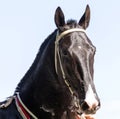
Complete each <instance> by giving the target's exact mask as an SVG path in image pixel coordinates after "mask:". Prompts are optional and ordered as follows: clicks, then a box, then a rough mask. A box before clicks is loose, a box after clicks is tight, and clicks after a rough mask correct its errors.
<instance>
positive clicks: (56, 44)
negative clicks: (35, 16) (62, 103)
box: [55, 28, 85, 94]
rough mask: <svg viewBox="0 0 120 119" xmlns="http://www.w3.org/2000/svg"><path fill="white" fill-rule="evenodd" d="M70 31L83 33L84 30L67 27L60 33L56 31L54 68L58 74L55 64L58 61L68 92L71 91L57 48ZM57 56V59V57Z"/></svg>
mask: <svg viewBox="0 0 120 119" xmlns="http://www.w3.org/2000/svg"><path fill="white" fill-rule="evenodd" d="M72 32H83V33H85V30H84V29H81V28H73V29H69V30H66V31H64V32H62V33H61V34H59V33H58V32H57V36H56V40H55V70H56V73H57V74H58V66H57V63H58V61H59V64H60V69H61V72H62V77H63V79H64V82H65V84H66V85H67V87H68V88H69V90H70V93H71V94H73V91H72V89H71V87H70V85H69V83H68V81H67V80H66V76H65V72H64V69H63V66H62V61H61V57H60V50H59V41H60V40H61V39H62V38H63V37H64V36H65V35H67V34H69V33H72ZM57 57H58V59H57Z"/></svg>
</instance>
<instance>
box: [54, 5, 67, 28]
mask: <svg viewBox="0 0 120 119" xmlns="http://www.w3.org/2000/svg"><path fill="white" fill-rule="evenodd" d="M54 19H55V24H56V26H57V27H58V28H60V27H62V26H64V25H65V18H64V14H63V12H62V10H61V8H60V7H58V8H57V9H56V12H55V17H54Z"/></svg>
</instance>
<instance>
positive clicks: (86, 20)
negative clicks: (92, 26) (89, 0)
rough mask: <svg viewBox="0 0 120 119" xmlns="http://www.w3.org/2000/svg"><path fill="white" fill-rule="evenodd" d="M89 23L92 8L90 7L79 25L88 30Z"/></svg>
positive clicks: (87, 7)
mask: <svg viewBox="0 0 120 119" xmlns="http://www.w3.org/2000/svg"><path fill="white" fill-rule="evenodd" d="M89 22H90V7H89V5H87V6H86V10H85V13H84V14H83V16H82V17H81V19H80V21H79V25H80V26H82V27H83V28H84V29H86V28H87V27H88V25H89Z"/></svg>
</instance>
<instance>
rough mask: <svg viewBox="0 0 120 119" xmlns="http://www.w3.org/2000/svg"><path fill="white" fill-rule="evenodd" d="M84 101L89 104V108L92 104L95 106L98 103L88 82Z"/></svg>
mask: <svg viewBox="0 0 120 119" xmlns="http://www.w3.org/2000/svg"><path fill="white" fill-rule="evenodd" d="M85 101H86V103H87V104H88V105H89V106H90V108H92V106H97V105H98V101H97V99H96V98H95V93H94V92H93V90H92V87H91V85H90V84H89V86H88V90H87V93H86V99H85Z"/></svg>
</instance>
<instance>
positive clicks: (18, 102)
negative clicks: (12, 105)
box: [16, 96, 30, 119]
mask: <svg viewBox="0 0 120 119" xmlns="http://www.w3.org/2000/svg"><path fill="white" fill-rule="evenodd" d="M16 101H17V104H18V106H19V107H20V109H21V111H22V112H23V114H24V115H25V116H26V118H27V119H30V115H29V113H28V112H27V111H26V110H25V108H24V107H23V106H22V104H21V103H20V101H19V100H18V98H17V96H16Z"/></svg>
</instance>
